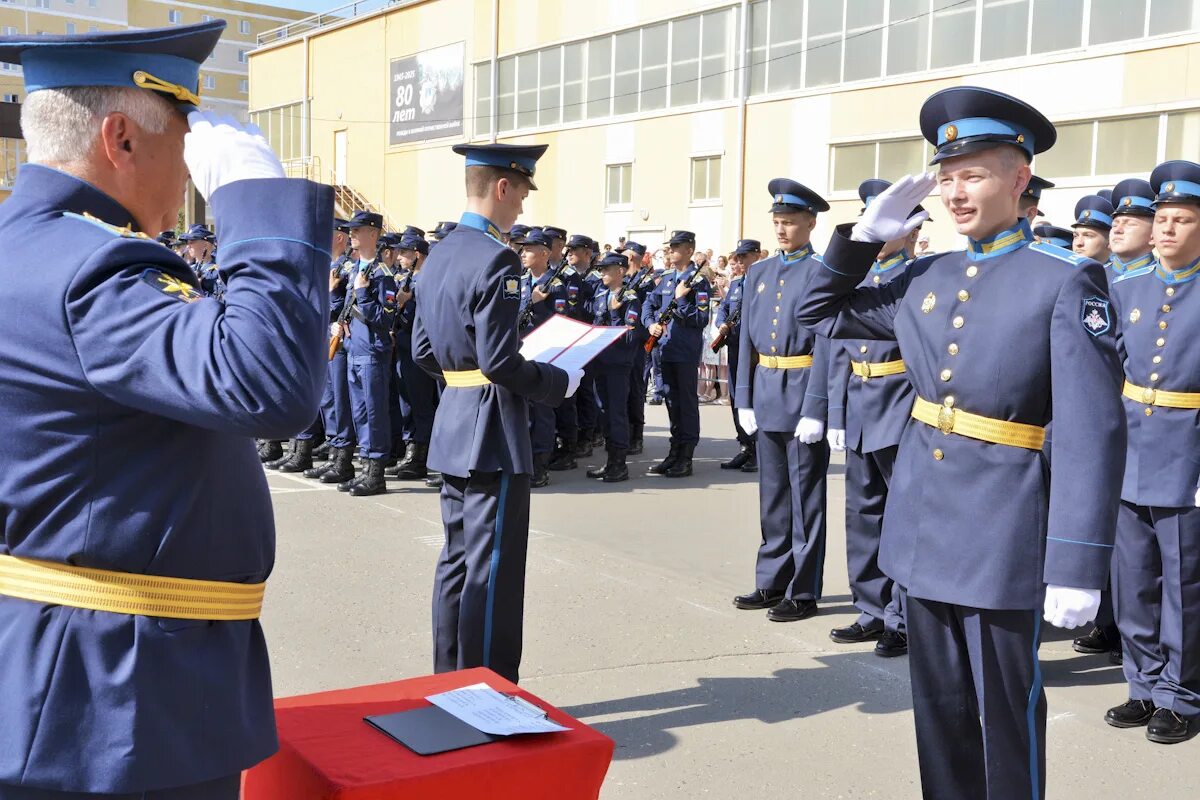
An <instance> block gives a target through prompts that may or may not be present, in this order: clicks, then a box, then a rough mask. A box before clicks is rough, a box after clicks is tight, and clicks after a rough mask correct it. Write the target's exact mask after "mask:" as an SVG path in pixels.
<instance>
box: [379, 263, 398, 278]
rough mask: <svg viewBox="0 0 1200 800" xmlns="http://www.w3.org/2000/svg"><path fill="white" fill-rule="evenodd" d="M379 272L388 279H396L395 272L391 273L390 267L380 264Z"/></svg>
mask: <svg viewBox="0 0 1200 800" xmlns="http://www.w3.org/2000/svg"><path fill="white" fill-rule="evenodd" d="M379 271H380V272H381V273H383V274H384V275H386V276H388V277H389V278H394V277H396V273H395V272H393V271H392V268H391V267H389V266H388V265H387V264H380V265H379Z"/></svg>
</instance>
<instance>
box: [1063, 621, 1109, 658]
mask: <svg viewBox="0 0 1200 800" xmlns="http://www.w3.org/2000/svg"><path fill="white" fill-rule="evenodd" d="M1113 644H1115V643H1114V642H1110V641H1109V640H1108V634H1107V633H1105V632H1104V629H1103V628H1100V627H1093V628H1092V629H1091V630H1090V631H1088V632H1087V634H1085V635H1084V636H1079V637H1077V638H1076V639H1075V641H1074V642H1072V643H1071V647H1072V648H1073V649H1074V650H1075V652H1076V653H1087V654H1089V655H1092V654H1095V653H1107V652H1109V651H1110V650H1112V649H1113Z"/></svg>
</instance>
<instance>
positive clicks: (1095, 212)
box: [1071, 194, 1113, 264]
mask: <svg viewBox="0 0 1200 800" xmlns="http://www.w3.org/2000/svg"><path fill="white" fill-rule="evenodd" d="M1112 215H1113V207H1112V203H1110V202H1109V201H1108V200H1106V199H1105V198H1103V197H1101V196H1100V195H1098V194H1089V195H1085V196H1084V197H1081V198H1080V199H1079V202H1078V203H1076V204H1075V222H1074V224H1072V225H1071V228H1072V229H1073V230H1074V231H1075V235H1074V237H1073V243H1072V249H1073V250H1074V251H1075V253H1076V254H1077V255H1081V256H1083V257H1084V258H1090V259H1092V260H1093V261H1098V262H1100V263H1101V264H1107V263H1108V257H1109V255H1110V253H1109V249H1108V233H1109V231H1110V230H1112V222H1113V218H1112Z"/></svg>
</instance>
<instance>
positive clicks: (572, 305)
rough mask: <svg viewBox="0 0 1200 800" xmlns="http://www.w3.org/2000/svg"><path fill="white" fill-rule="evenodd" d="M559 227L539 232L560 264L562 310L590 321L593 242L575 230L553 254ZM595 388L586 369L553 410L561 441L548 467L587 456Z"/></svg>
mask: <svg viewBox="0 0 1200 800" xmlns="http://www.w3.org/2000/svg"><path fill="white" fill-rule="evenodd" d="M559 231H560V229H558V228H554V227H546V228H543V229H542V232H543V233H544V234H545V235H546V236H547V237H548V238H549V239H550V262H549V263H550V264H551V265H556V264H559V263H561V264H563V265H564V267H563V270H562V272H561V273H560V279H561V280H562V282H563V285H564V287H565V291H566V310H565V311H563V312H559V313H565V314H566V316H568V317H570V318H571V319H577V320H579V321H580V322H587V323H590V322H591V320H592V313H591V300H592V295H593V294H594V292H595V289H594V286H595V284H594V283H593V282H592V281H591V280H589V279H588V274H589V273H590V272H591V264H592V245H593V244H595V242H593V241H592V239H591V238H590V237H588V236H584V235H582V234H575V235H574V236H572V237H571V238H570V240H565V239H564V240H563V241H565V242H566V244H565V245H562V246H561V247H560V248H559V250H560V252H561V253H563V254H565V255H564V256H563V258H562V260H561V261H556V260H555V258H554V251H555V242H556V241H557V240H558V239H562V238H563V237H564V236H566V233H565V232H562V233H559ZM597 413H598V412H597V407H596V388H595V386H594V385H593V381H592V377H591V374H590V371H589V373H587V374H585V375H584V376H583V382H582V383H581V384H580V385H579V391H577V392H575V395H574V396H573V397H572V398H571V399H570V400H567V401H564V402H563V403H562V404H561V405H559V407H558V408H556V409H555V410H554V418H555V425H556V429H557V431H558V436H559V438H560V440H561V441H562V449H561V451H560V452H558V453H556V454H555V456H554V460H553V461H551V462H550V469H552V470H568V469H574V468H575V467H576V466H577V462H576V459H577V458H587V457H588V456H590V455H591V454H592V436H593V435H594V433H595V427H596V418H597Z"/></svg>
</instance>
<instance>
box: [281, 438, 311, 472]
mask: <svg viewBox="0 0 1200 800" xmlns="http://www.w3.org/2000/svg"><path fill="white" fill-rule="evenodd" d="M312 451H313V443H312V439H298V440H296V441H295V443H294V444H293V445H292V454H291V455H290V456H288V458H287V460H286V461H284V462H283V463H282V464H280V465H279V466H278V467H276V469H278V470H279V471H280V472H304V471H305V470H307V469H312V465H313V462H312Z"/></svg>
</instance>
